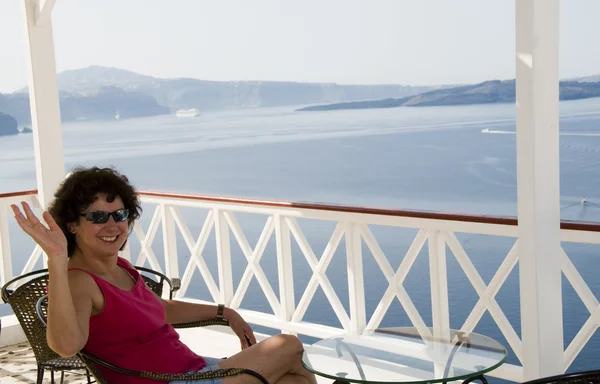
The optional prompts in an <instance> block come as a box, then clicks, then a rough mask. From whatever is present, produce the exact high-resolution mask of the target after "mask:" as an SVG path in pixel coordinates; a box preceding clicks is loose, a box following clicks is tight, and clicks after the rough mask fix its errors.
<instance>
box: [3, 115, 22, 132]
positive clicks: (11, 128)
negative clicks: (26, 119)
mask: <svg viewBox="0 0 600 384" xmlns="http://www.w3.org/2000/svg"><path fill="white" fill-rule="evenodd" d="M18 127H19V124H18V123H17V119H15V118H14V117H12V116H11V115H7V114H5V113H2V112H0V136H9V135H16V134H18V133H19V128H18Z"/></svg>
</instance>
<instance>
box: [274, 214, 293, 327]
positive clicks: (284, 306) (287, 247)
mask: <svg viewBox="0 0 600 384" xmlns="http://www.w3.org/2000/svg"><path fill="white" fill-rule="evenodd" d="M275 241H276V244H277V274H278V279H279V300H280V302H281V311H280V313H281V320H282V321H285V322H289V321H291V320H292V316H293V315H294V311H295V310H296V301H295V299H294V273H293V267H292V244H291V238H290V228H289V227H288V225H287V223H286V221H285V218H283V217H281V215H280V214H275Z"/></svg>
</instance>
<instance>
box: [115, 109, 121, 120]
mask: <svg viewBox="0 0 600 384" xmlns="http://www.w3.org/2000/svg"><path fill="white" fill-rule="evenodd" d="M119 119H121V114H120V113H119V110H118V109H117V113H115V120H119Z"/></svg>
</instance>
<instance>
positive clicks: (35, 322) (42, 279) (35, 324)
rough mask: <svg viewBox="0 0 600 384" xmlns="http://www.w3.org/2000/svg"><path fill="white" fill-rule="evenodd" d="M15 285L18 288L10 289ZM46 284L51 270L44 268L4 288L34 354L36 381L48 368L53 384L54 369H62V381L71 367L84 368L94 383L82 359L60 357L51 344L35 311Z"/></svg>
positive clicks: (19, 278) (5, 295)
mask: <svg viewBox="0 0 600 384" xmlns="http://www.w3.org/2000/svg"><path fill="white" fill-rule="evenodd" d="M17 283H18V284H17ZM13 285H18V287H17V288H15V289H11V288H10V287H12V286H13ZM47 285H48V270H46V269H43V270H39V271H35V272H30V273H27V274H25V275H22V276H19V277H17V278H15V279H13V280H11V281H9V282H8V283H6V284H5V285H4V286H3V287H2V300H4V302H5V303H8V304H10V306H11V307H12V309H13V311H14V313H15V316H16V317H17V319H18V320H19V323H20V324H21V327H22V328H23V332H24V333H25V336H26V337H27V340H28V341H29V344H30V345H31V349H32V350H33V353H34V355H35V360H36V362H37V383H41V382H42V380H43V378H44V372H45V370H49V371H50V375H51V380H52V383H54V372H55V371H60V372H61V379H60V382H61V383H62V382H63V380H64V372H65V371H72V370H73V371H78V370H83V371H85V374H86V375H87V378H88V383H91V382H92V381H91V377H90V373H89V372H88V371H87V369H86V366H85V364H84V363H83V362H82V361H81V360H80V359H79V358H77V357H76V356H74V357H61V356H60V355H58V354H57V353H56V352H54V351H53V350H52V349H50V347H48V342H47V341H46V327H45V324H44V323H42V322H41V321H40V319H39V318H38V316H37V313H36V310H35V307H36V302H37V301H38V300H39V299H40V298H41V297H43V296H44V295H45V294H46V287H47Z"/></svg>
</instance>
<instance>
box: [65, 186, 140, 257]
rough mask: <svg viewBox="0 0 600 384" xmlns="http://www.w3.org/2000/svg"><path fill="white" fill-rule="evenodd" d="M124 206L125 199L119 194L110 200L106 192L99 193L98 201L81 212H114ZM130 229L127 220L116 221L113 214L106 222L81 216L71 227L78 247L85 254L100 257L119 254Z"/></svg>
mask: <svg viewBox="0 0 600 384" xmlns="http://www.w3.org/2000/svg"><path fill="white" fill-rule="evenodd" d="M123 208H124V206H123V201H122V200H121V198H120V197H119V196H117V197H115V199H114V200H112V201H110V202H109V201H108V200H107V195H106V194H104V193H99V194H97V195H96V201H94V203H92V205H90V206H89V207H88V209H87V210H85V211H83V212H81V213H82V214H83V213H89V212H97V211H104V212H114V211H117V210H119V209H123ZM128 230H129V228H128V223H127V220H123V221H120V222H116V221H115V218H114V217H113V216H112V215H110V216H109V217H108V221H107V222H106V223H99V224H94V223H93V222H91V221H89V220H88V219H87V218H86V217H83V216H82V217H80V218H79V222H78V223H75V224H74V225H73V226H72V228H71V231H72V232H73V233H74V234H75V241H76V244H77V248H79V250H80V251H82V253H84V254H90V255H93V256H99V257H112V256H115V255H117V253H118V252H119V249H121V247H122V246H123V244H125V242H126V241H127V236H128Z"/></svg>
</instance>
